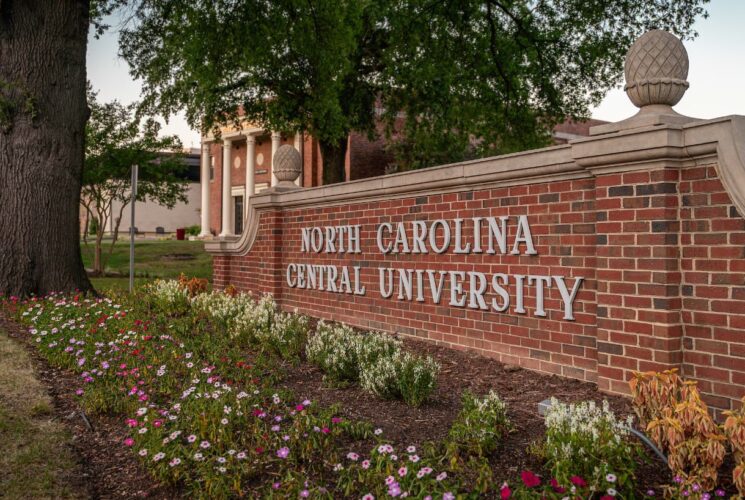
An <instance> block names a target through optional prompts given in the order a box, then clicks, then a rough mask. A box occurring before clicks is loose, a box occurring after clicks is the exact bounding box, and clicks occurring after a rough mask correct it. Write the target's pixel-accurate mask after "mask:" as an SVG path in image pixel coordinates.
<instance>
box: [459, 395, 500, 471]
mask: <svg viewBox="0 0 745 500" xmlns="http://www.w3.org/2000/svg"><path fill="white" fill-rule="evenodd" d="M462 402H463V407H462V409H461V411H460V413H459V414H458V417H457V418H456V419H455V421H454V422H453V425H452V426H451V427H450V434H449V435H448V451H449V454H450V455H451V456H452V457H457V456H459V455H477V456H484V455H488V454H490V453H493V452H494V451H496V450H497V448H498V447H499V445H500V444H501V442H502V439H503V438H504V437H505V436H506V435H507V433H508V432H509V431H510V430H511V429H512V423H511V422H510V419H509V417H508V416H507V405H506V404H505V403H504V402H503V401H502V400H501V399H500V398H499V395H498V394H497V393H496V392H494V391H489V393H488V394H487V395H486V396H484V397H483V398H478V397H477V396H475V395H473V394H471V393H469V392H466V393H465V394H463V398H462Z"/></svg>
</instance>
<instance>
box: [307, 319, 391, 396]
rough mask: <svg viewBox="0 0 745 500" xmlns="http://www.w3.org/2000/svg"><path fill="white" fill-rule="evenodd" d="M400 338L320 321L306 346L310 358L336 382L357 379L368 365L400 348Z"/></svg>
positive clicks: (347, 381)
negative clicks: (362, 332) (364, 332)
mask: <svg viewBox="0 0 745 500" xmlns="http://www.w3.org/2000/svg"><path fill="white" fill-rule="evenodd" d="M400 346H401V341H399V340H397V339H395V338H393V337H390V336H388V335H385V334H382V333H377V332H369V333H366V334H364V335H363V334H358V333H356V332H355V331H354V330H352V329H351V328H350V327H348V326H346V325H329V324H328V323H325V322H323V321H320V322H319V323H318V327H317V329H316V334H315V335H313V337H311V338H310V340H309V341H308V345H307V347H306V350H305V352H306V355H307V356H308V360H309V361H310V362H311V363H313V364H315V365H316V366H318V367H319V368H320V369H321V370H323V372H324V373H325V374H326V376H327V377H328V378H329V379H330V380H332V381H333V382H336V383H341V384H344V383H349V382H357V381H359V380H360V374H361V372H362V370H363V369H364V367H365V366H368V365H370V364H373V363H376V362H377V361H378V360H379V359H380V358H388V357H390V356H391V355H392V354H393V353H395V352H397V351H398V350H399V349H400Z"/></svg>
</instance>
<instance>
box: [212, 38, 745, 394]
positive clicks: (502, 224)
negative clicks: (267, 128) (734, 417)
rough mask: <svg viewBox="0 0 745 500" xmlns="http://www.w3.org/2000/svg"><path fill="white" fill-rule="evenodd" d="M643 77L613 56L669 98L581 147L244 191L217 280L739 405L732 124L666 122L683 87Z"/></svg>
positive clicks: (737, 138) (469, 344) (742, 169)
mask: <svg viewBox="0 0 745 500" xmlns="http://www.w3.org/2000/svg"><path fill="white" fill-rule="evenodd" d="M651 33H663V32H651ZM645 36H646V35H645ZM643 39H644V38H642V39H641V40H643ZM681 47H682V45H681ZM632 52H633V49H632ZM649 67H650V68H651V69H649V71H650V72H651V74H652V76H649V74H647V75H646V76H645V75H641V76H640V75H638V74H634V75H630V72H629V71H628V61H627V87H629V86H630V85H631V84H634V82H637V83H638V82H642V84H643V83H644V82H646V81H647V80H649V79H650V78H652V80H649V81H652V82H657V83H654V84H660V85H662V84H664V85H671V86H672V87H671V88H672V90H670V89H668V90H670V92H666V93H665V92H661V93H660V92H658V93H656V94H655V93H653V94H654V95H652V96H651V97H650V96H649V95H641V97H639V96H638V95H637V96H634V99H636V100H635V101H634V102H635V103H638V105H639V106H640V107H641V111H640V112H639V114H637V115H636V116H635V117H633V118H631V119H629V120H626V121H624V122H620V123H614V124H608V125H602V126H599V127H595V128H594V129H593V131H592V135H591V136H590V137H588V138H583V139H577V140H573V141H570V142H569V143H568V144H566V145H560V146H555V147H551V148H546V149H541V150H535V151H528V152H524V153H518V154H512V155H506V156H499V157H494V158H486V159H480V160H474V161H469V162H465V163H458V164H453V165H444V166H441V167H434V168H430V169H425V170H420V171H413V172H404V173H400V174H394V175H388V176H380V177H374V178H369V179H362V180H357V181H352V182H347V183H343V184H337V185H331V186H321V187H315V188H305V189H303V188H292V187H289V186H287V187H284V186H277V187H276V188H272V189H270V190H268V191H265V192H263V193H261V194H258V195H256V196H254V197H252V198H251V200H250V204H249V210H248V215H247V219H246V221H245V225H244V226H245V228H246V229H245V231H244V232H243V234H241V235H240V236H236V237H226V238H220V239H217V240H214V241H210V242H207V243H206V248H207V250H208V251H209V252H211V253H213V255H214V257H215V258H214V285H215V287H216V288H218V289H219V288H222V287H225V286H226V285H228V284H232V285H235V286H236V287H238V288H239V289H241V290H246V291H252V292H254V293H264V292H268V293H272V294H273V295H274V296H275V298H276V300H277V301H278V303H279V304H281V306H282V307H283V308H285V309H287V310H295V309H297V310H298V311H300V312H302V313H305V314H309V315H312V316H316V317H320V318H326V319H330V320H337V321H343V322H346V323H349V324H352V325H355V326H358V327H361V328H368V329H378V330H384V331H388V332H396V333H399V334H402V335H409V336H416V337H420V338H423V339H428V340H430V341H433V342H437V343H440V344H445V345H448V346H452V347H454V348H458V349H468V350H472V351H476V352H479V353H481V354H485V355H488V356H492V357H495V358H497V359H499V360H501V361H503V362H506V363H512V364H517V365H520V366H523V367H526V368H529V369H532V370H537V371H541V372H548V373H555V374H559V375H563V376H566V377H572V378H576V379H580V380H587V381H593V382H596V383H597V384H598V386H599V387H600V388H601V389H602V390H605V391H609V392H617V393H624V392H626V391H627V381H628V380H629V378H630V376H631V373H632V372H633V371H635V370H662V369H667V368H678V369H680V371H681V372H682V373H683V375H685V376H686V377H691V378H695V379H696V380H698V381H699V383H700V386H701V389H702V392H703V393H705V395H706V398H707V399H708V402H709V403H711V404H712V405H713V406H715V407H716V408H731V407H733V406H734V405H735V404H736V401H737V400H738V399H739V398H741V397H742V396H743V395H745V331H744V330H743V328H745V219H743V217H742V215H743V214H745V118H743V117H726V118H721V119H714V120H706V121H703V120H694V119H690V118H686V117H683V116H681V115H678V114H677V113H675V112H674V111H673V110H672V108H670V105H671V104H670V102H671V100H670V99H672V98H671V97H670V96H673V97H674V92H673V91H674V90H675V88H676V87H675V85H680V82H684V80H685V76H683V78H677V79H676V78H672V77H670V78H668V80H664V79H662V80H661V79H659V78H657V79H654V78H656V77H654V74H655V73H654V71H655V65H654V64H652V65H650V66H649ZM686 68H687V65H686ZM668 76H669V75H668ZM645 77H646V78H647V80H645V79H644V78H645ZM653 77H654V78H653ZM678 77H680V75H678ZM628 82H631V83H628ZM659 82H662V83H659ZM666 82H667V83H666ZM640 85H641V84H640ZM629 88H630V90H629V93H630V94H631V93H632V90H633V89H634V88H636V87H634V86H633V85H631V87H629ZM637 91H638V93H642V94H643V92H642V91H641V90H638V89H637ZM660 95H663V96H665V97H664V99H663V98H661V97H659V96H660ZM680 95H682V93H681V94H680ZM644 99H647V100H646V101H645V100H644ZM655 99H656V100H655ZM665 99H667V100H665ZM678 99H679V97H678ZM662 101H664V102H662ZM675 102H677V100H676V101H675ZM675 102H673V103H672V104H674V103H675Z"/></svg>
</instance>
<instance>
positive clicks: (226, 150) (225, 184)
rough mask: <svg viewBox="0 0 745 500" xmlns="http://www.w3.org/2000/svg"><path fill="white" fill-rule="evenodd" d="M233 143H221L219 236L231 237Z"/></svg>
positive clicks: (225, 140)
mask: <svg viewBox="0 0 745 500" xmlns="http://www.w3.org/2000/svg"><path fill="white" fill-rule="evenodd" d="M232 146H233V143H232V141H231V140H230V139H224V140H223V141H222V200H221V201H222V229H221V230H220V236H233V228H232V227H230V212H231V210H232V209H233V207H232V206H231V205H232V204H233V193H232V190H231V188H232V186H231V185H230V175H231V174H232V171H231V170H232V165H231V162H230V151H231V149H232Z"/></svg>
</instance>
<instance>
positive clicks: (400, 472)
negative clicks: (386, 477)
mask: <svg viewBox="0 0 745 500" xmlns="http://www.w3.org/2000/svg"><path fill="white" fill-rule="evenodd" d="M407 472H409V469H407V468H406V467H401V468H400V469H398V475H399V476H401V477H404V476H405V475H406V473H407Z"/></svg>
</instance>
